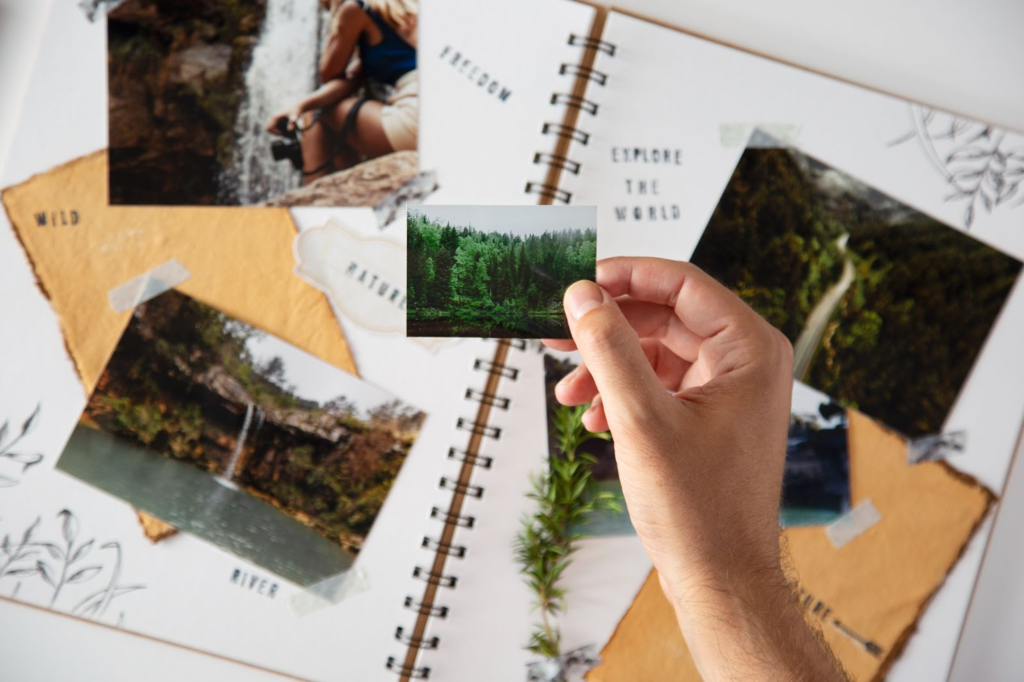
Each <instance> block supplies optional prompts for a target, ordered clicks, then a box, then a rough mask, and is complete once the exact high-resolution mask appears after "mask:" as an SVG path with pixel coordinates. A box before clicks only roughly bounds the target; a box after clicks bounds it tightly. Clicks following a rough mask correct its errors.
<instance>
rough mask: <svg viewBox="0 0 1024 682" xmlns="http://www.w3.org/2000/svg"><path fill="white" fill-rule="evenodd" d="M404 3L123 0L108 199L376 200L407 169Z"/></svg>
mask: <svg viewBox="0 0 1024 682" xmlns="http://www.w3.org/2000/svg"><path fill="white" fill-rule="evenodd" d="M417 12H418V7H417V1H416V0H204V2H202V3H175V2H166V1H165V0H124V2H121V3H120V4H118V5H117V6H116V7H114V8H113V9H111V10H110V11H109V12H108V15H107V35H108V57H109V79H108V82H109V102H110V105H109V146H110V150H109V164H110V169H109V174H110V203H111V204H124V205H202V206H212V205H217V206H236V205H241V206H247V205H270V206H303V205H320V206H324V205H334V206H375V205H376V204H378V203H380V201H382V200H383V199H384V198H385V197H386V196H388V195H389V194H391V193H392V192H394V191H395V190H397V189H398V188H399V187H401V185H402V184H403V183H405V182H406V181H408V180H409V179H411V178H412V177H413V176H415V175H416V172H417V165H418V157H417V154H416V148H417V140H418V128H417V126H418V111H419V94H418V80H417V70H416V26H417Z"/></svg>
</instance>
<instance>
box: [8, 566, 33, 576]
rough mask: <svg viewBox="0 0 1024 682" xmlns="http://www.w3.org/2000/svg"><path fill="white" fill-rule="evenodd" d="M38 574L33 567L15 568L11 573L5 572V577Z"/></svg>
mask: <svg viewBox="0 0 1024 682" xmlns="http://www.w3.org/2000/svg"><path fill="white" fill-rule="evenodd" d="M38 572H39V569H38V568H36V567H35V566H33V567H32V568H16V569H14V570H13V571H7V575H32V574H35V573H38Z"/></svg>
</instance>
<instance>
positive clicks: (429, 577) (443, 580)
mask: <svg viewBox="0 0 1024 682" xmlns="http://www.w3.org/2000/svg"><path fill="white" fill-rule="evenodd" d="M412 577H413V578H419V579H420V580H422V581H423V582H425V583H429V584H430V585H437V586H438V587H455V585H456V584H458V582H459V577H458V576H456V575H440V574H438V573H434V572H433V571H429V570H427V569H425V568H423V567H422V566H417V567H415V568H414V569H412Z"/></svg>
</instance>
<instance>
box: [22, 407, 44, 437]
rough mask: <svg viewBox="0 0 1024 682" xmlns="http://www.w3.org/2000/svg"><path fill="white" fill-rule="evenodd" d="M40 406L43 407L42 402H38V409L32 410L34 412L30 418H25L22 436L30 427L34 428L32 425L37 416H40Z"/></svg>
mask: <svg viewBox="0 0 1024 682" xmlns="http://www.w3.org/2000/svg"><path fill="white" fill-rule="evenodd" d="M40 407H41V404H40V403H36V409H35V410H34V411H33V412H32V414H30V415H29V417H28V419H26V420H25V423H24V424H23V425H22V427H21V435H22V436H24V435H26V434H27V433H28V431H29V429H31V428H32V425H33V424H35V421H36V417H37V416H39V408H40Z"/></svg>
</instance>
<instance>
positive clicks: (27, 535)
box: [21, 516, 42, 545]
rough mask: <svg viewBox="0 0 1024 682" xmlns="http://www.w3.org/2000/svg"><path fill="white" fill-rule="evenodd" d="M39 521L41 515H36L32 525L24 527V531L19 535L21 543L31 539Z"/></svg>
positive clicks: (24, 543)
mask: <svg viewBox="0 0 1024 682" xmlns="http://www.w3.org/2000/svg"><path fill="white" fill-rule="evenodd" d="M40 521H42V517H41V516H37V517H36V520H35V521H34V522H33V523H32V525H31V526H29V527H28V528H26V529H25V532H24V533H23V534H22V536H21V544H23V545H27V544H28V541H29V540H31V539H32V533H34V532H35V530H36V526H38V525H39V522H40Z"/></svg>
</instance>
